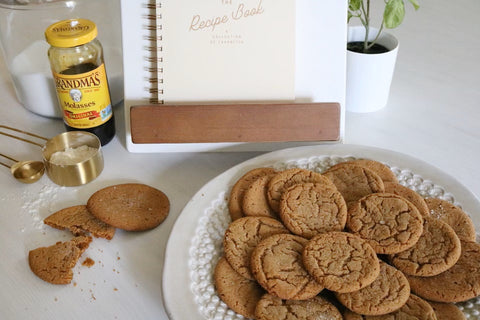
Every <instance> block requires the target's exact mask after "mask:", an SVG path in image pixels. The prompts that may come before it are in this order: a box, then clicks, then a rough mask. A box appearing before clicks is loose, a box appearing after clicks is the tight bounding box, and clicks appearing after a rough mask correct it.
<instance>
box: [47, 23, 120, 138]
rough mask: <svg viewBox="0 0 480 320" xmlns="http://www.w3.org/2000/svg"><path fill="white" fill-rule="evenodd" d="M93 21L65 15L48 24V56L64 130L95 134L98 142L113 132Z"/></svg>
mask: <svg viewBox="0 0 480 320" xmlns="http://www.w3.org/2000/svg"><path fill="white" fill-rule="evenodd" d="M97 35H98V31H97V26H96V25H95V23H94V22H92V21H90V20H87V19H69V20H63V21H59V22H57V23H54V24H52V25H50V26H49V27H48V28H47V30H46V31H45V38H46V40H47V42H48V43H49V44H50V48H49V49H48V58H49V61H50V65H51V68H52V75H53V79H54V83H55V88H56V92H57V97H58V102H59V105H60V107H61V108H62V110H63V120H64V123H65V127H66V129H67V131H72V130H82V131H88V132H91V133H93V134H95V135H96V136H97V137H98V138H99V139H100V142H101V143H102V145H105V144H107V143H108V142H109V141H110V140H111V139H112V138H113V137H114V135H115V121H114V117H113V108H112V103H111V99H110V91H109V87H108V80H107V73H106V69H105V63H104V60H103V48H102V45H101V44H100V41H99V40H98V39H97Z"/></svg>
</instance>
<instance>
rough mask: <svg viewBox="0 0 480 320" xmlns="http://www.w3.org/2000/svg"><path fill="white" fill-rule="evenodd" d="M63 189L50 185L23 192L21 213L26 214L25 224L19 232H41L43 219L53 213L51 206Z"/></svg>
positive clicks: (43, 225)
mask: <svg viewBox="0 0 480 320" xmlns="http://www.w3.org/2000/svg"><path fill="white" fill-rule="evenodd" d="M61 190H65V187H58V186H56V185H54V184H52V183H48V184H46V185H43V186H42V187H41V189H40V190H35V191H32V190H25V191H24V193H23V196H22V202H23V205H22V211H23V212H25V213H26V215H25V217H24V218H25V224H24V226H23V227H22V229H21V232H25V231H26V229H30V228H31V227H33V229H36V230H43V229H44V227H45V224H44V223H43V218H44V217H45V216H47V215H49V214H50V213H51V212H53V211H55V210H54V208H53V206H54V204H55V201H56V200H57V196H58V194H59V192H60V191H61Z"/></svg>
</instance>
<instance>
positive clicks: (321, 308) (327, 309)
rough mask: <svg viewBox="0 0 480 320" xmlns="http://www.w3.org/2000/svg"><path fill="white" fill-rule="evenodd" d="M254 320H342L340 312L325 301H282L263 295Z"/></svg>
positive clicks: (320, 298) (314, 299)
mask: <svg viewBox="0 0 480 320" xmlns="http://www.w3.org/2000/svg"><path fill="white" fill-rule="evenodd" d="M255 315H256V318H255V319H256V320H280V319H284V320H287V319H288V320H313V319H328V320H342V319H343V318H342V315H341V314H340V311H338V309H337V308H336V307H335V306H334V305H333V304H331V303H330V302H329V301H327V300H326V299H324V298H322V297H320V296H317V297H314V298H311V299H308V300H282V299H280V298H278V297H275V296H273V295H271V294H265V295H264V296H263V297H262V298H261V299H260V301H259V302H258V304H257V308H256V309H255Z"/></svg>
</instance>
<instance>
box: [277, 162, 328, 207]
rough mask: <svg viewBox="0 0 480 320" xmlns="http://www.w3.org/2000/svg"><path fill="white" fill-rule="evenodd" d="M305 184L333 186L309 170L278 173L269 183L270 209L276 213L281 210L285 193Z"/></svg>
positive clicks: (297, 169)
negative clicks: (290, 188) (314, 183)
mask: <svg viewBox="0 0 480 320" xmlns="http://www.w3.org/2000/svg"><path fill="white" fill-rule="evenodd" d="M303 182H318V183H323V184H331V181H330V180H328V179H327V178H326V177H324V176H323V175H321V174H320V173H318V172H314V171H311V170H307V169H300V168H292V169H287V170H284V171H282V172H279V173H277V174H276V175H274V176H273V177H272V179H271V180H270V182H269V183H268V190H267V199H268V203H269V204H270V207H271V208H272V209H273V210H274V211H275V212H279V210H280V199H281V197H282V194H283V192H284V191H285V190H286V189H288V187H290V186H293V185H294V184H298V183H303Z"/></svg>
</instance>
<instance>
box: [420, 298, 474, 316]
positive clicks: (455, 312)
mask: <svg viewBox="0 0 480 320" xmlns="http://www.w3.org/2000/svg"><path fill="white" fill-rule="evenodd" d="M428 303H429V304H430V305H431V306H432V308H433V311H434V312H435V315H436V316H437V320H465V319H466V318H465V315H464V314H463V312H462V310H460V309H459V308H458V307H457V306H456V305H455V304H453V303H441V302H432V301H429V302H428Z"/></svg>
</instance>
